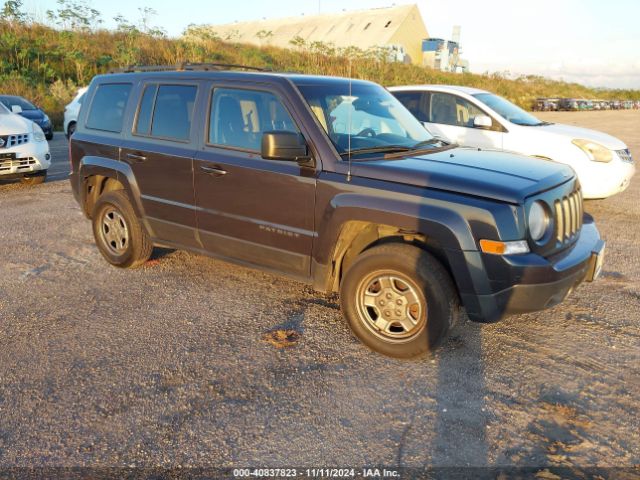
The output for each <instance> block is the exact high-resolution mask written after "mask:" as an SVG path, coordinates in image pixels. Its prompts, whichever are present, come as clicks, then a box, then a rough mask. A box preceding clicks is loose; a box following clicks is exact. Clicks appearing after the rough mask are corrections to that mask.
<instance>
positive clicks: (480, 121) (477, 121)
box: [473, 115, 493, 128]
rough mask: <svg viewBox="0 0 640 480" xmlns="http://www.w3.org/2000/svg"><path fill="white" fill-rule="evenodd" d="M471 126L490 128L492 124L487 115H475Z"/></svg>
mask: <svg viewBox="0 0 640 480" xmlns="http://www.w3.org/2000/svg"><path fill="white" fill-rule="evenodd" d="M473 126H474V127H477V128H491V127H492V126H493V122H492V121H491V117H489V116H487V115H476V116H475V117H473Z"/></svg>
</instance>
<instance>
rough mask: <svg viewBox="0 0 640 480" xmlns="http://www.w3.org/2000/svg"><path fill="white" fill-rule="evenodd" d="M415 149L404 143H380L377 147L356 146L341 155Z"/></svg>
mask: <svg viewBox="0 0 640 480" xmlns="http://www.w3.org/2000/svg"><path fill="white" fill-rule="evenodd" d="M411 150H413V147H405V146H404V145H380V146H377V147H365V148H356V149H355V150H350V151H348V152H344V153H341V154H340V156H341V157H346V156H348V155H349V154H351V155H354V154H362V153H395V152H409V151H411Z"/></svg>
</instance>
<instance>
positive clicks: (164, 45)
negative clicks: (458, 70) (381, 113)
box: [0, 21, 640, 126]
mask: <svg viewBox="0 0 640 480" xmlns="http://www.w3.org/2000/svg"><path fill="white" fill-rule="evenodd" d="M296 40H298V39H296ZM295 43H297V46H295V47H294V46H292V49H282V48H276V47H256V46H252V45H247V44H239V43H234V42H229V41H223V40H221V39H219V38H217V37H216V36H215V35H214V34H212V33H211V32H210V31H207V30H205V29H203V28H199V27H195V28H192V29H191V30H189V31H188V32H187V34H186V35H185V36H183V37H182V38H179V39H169V38H165V37H163V36H158V35H150V34H145V33H142V32H140V31H138V30H136V29H128V30H122V31H107V30H96V31H88V30H60V29H54V28H51V27H49V26H45V25H42V24H38V23H18V22H9V21H0V82H2V89H1V90H2V92H1V93H5V94H14V95H22V96H24V97H26V98H28V99H30V100H32V101H34V102H35V103H36V104H38V105H39V106H40V107H41V108H43V109H44V110H45V111H47V112H48V113H49V115H50V116H51V118H52V120H53V122H54V124H55V125H56V126H60V125H61V123H62V115H63V111H64V106H65V105H66V104H67V103H68V102H69V101H70V100H71V98H72V97H73V96H74V95H75V92H76V90H77V88H78V87H79V86H83V85H87V84H88V83H89V82H90V81H91V78H92V77H93V76H94V75H97V74H101V73H105V72H107V71H109V70H111V69H114V68H118V67H122V66H127V65H133V64H137V65H163V64H176V63H178V62H221V63H234V64H243V65H251V66H255V67H264V68H271V69H273V70H277V71H296V72H302V73H311V74H321V75H337V76H352V77H354V78H362V79H368V80H372V81H375V82H378V83H380V84H382V85H385V86H392V85H402V84H419V83H436V84H456V85H466V86H472V87H478V88H483V89H486V90H490V91H492V92H495V93H497V94H499V95H502V96H504V97H506V98H508V99H509V100H511V101H512V102H514V103H516V104H518V105H520V106H522V107H524V108H527V109H529V108H530V107H531V104H532V102H533V100H534V99H535V98H537V97H573V98H601V99H632V100H640V91H638V90H606V89H592V88H588V87H585V86H583V85H579V84H576V83H566V82H561V81H555V80H550V79H547V78H543V77H540V76H522V77H519V78H516V79H510V78H506V77H505V76H503V75H501V74H483V75H479V74H472V73H464V74H453V73H445V72H440V71H436V70H432V69H428V68H423V67H419V66H415V65H405V64H399V63H393V62H388V61H386V60H385V59H384V55H383V54H382V52H381V51H361V50H358V49H355V48H353V49H347V50H336V49H335V48H333V47H332V46H330V45H326V44H322V43H317V42H316V43H313V44H311V45H307V44H305V43H304V42H303V41H297V42H295Z"/></svg>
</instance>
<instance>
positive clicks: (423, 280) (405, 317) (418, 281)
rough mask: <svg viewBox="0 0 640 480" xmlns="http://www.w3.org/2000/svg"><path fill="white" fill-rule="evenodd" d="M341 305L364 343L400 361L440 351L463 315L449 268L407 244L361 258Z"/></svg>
mask: <svg viewBox="0 0 640 480" xmlns="http://www.w3.org/2000/svg"><path fill="white" fill-rule="evenodd" d="M340 303H341V305H342V310H343V312H344V315H345V317H346V319H347V321H348V323H349V325H350V327H351V329H352V330H353V332H354V333H355V334H356V336H357V337H358V338H359V339H360V340H362V342H364V343H365V344H366V345H367V346H369V347H370V348H371V349H373V350H375V351H377V352H379V353H382V354H384V355H388V356H391V357H399V358H411V357H416V356H419V355H421V354H423V353H425V352H427V351H429V350H432V349H433V348H435V347H436V346H437V345H438V344H439V343H440V341H441V340H442V338H444V336H445V335H446V334H447V332H448V331H449V329H450V328H451V327H452V326H453V325H454V324H455V323H456V321H457V318H458V315H459V314H460V307H459V302H458V296H457V293H456V290H455V288H454V286H453V282H452V280H451V277H450V276H449V274H448V273H447V271H446V270H445V268H444V267H443V266H442V265H441V264H440V262H438V260H436V259H435V258H434V257H433V256H432V255H431V254H429V253H428V252H426V251H424V250H421V249H419V248H417V247H414V246H412V245H406V244H387V245H381V246H377V247H373V248H371V249H369V250H367V251H365V252H364V253H363V254H361V255H360V256H359V257H358V258H357V259H356V260H355V262H354V263H353V264H352V265H351V266H350V268H349V269H348V270H347V272H346V274H345V276H344V278H343V281H342V284H341V287H340Z"/></svg>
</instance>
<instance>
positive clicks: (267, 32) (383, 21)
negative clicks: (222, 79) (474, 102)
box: [210, 4, 429, 65]
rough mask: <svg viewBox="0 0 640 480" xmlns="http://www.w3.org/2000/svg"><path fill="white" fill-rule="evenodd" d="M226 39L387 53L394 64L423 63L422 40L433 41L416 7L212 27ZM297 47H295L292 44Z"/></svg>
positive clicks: (264, 43) (399, 7)
mask: <svg viewBox="0 0 640 480" xmlns="http://www.w3.org/2000/svg"><path fill="white" fill-rule="evenodd" d="M210 28H211V29H212V31H213V32H215V33H216V34H217V35H218V36H219V37H220V38H221V39H223V40H229V41H234V42H241V43H251V44H255V45H260V46H264V45H272V46H277V47H284V48H291V47H293V46H294V45H295V44H300V43H301V40H302V41H304V44H306V45H311V44H313V43H314V42H321V43H322V44H326V45H332V46H334V47H337V48H348V47H357V48H359V49H361V50H369V49H377V48H386V49H388V50H389V52H390V54H391V55H393V56H394V59H396V60H401V61H405V62H407V63H414V64H417V65H422V64H423V53H422V40H423V39H426V38H428V37H429V34H428V33H427V28H426V27H425V24H424V22H423V20H422V16H421V15H420V11H419V10H418V7H417V5H415V4H414V5H400V6H393V7H388V8H373V9H368V10H352V11H343V12H340V13H337V14H321V15H310V16H299V17H289V18H278V19H264V20H258V21H251V22H238V23H233V24H227V25H210ZM292 42H293V43H292Z"/></svg>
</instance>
